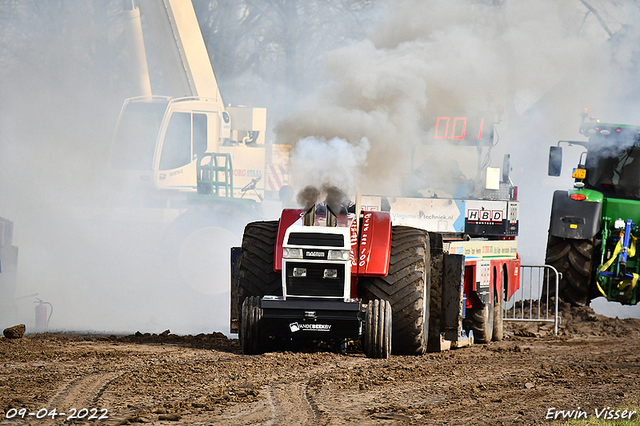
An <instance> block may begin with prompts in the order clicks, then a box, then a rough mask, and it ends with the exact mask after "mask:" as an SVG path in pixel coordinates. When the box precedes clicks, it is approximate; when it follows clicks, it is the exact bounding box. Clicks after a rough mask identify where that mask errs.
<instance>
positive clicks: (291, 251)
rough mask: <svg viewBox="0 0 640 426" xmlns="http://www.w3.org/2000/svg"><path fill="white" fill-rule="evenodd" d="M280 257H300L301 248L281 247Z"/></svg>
mask: <svg viewBox="0 0 640 426" xmlns="http://www.w3.org/2000/svg"><path fill="white" fill-rule="evenodd" d="M282 257H284V258H285V259H302V249H299V248H283V249H282Z"/></svg>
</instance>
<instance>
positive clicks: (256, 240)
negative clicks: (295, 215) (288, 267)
mask: <svg viewBox="0 0 640 426" xmlns="http://www.w3.org/2000/svg"><path fill="white" fill-rule="evenodd" d="M277 233H278V221H277V220H273V221H266V222H251V223H249V224H247V226H246V227H245V228H244V235H243V237H242V254H241V255H240V265H239V266H238V277H239V280H238V301H237V304H238V307H241V306H242V303H243V302H244V299H245V298H246V297H249V296H259V297H262V296H264V295H267V294H268V295H274V296H280V295H282V278H281V275H280V274H279V273H277V272H274V270H273V254H274V251H275V243H276V234H277ZM238 312H240V311H238Z"/></svg>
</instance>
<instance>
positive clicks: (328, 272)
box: [323, 269, 338, 278]
mask: <svg viewBox="0 0 640 426" xmlns="http://www.w3.org/2000/svg"><path fill="white" fill-rule="evenodd" d="M323 278H338V270H337V269H325V270H324V275H323Z"/></svg>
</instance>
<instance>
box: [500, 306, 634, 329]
mask: <svg viewBox="0 0 640 426" xmlns="http://www.w3.org/2000/svg"><path fill="white" fill-rule="evenodd" d="M552 303H553V300H552V301H551V303H550V305H552ZM552 309H553V307H551V311H552ZM541 311H542V312H545V311H546V307H545V306H542V307H541ZM536 312H537V311H536ZM558 312H559V313H560V323H559V325H558V336H564V337H640V319H637V318H627V319H620V318H609V317H606V316H604V315H600V314H597V313H595V312H594V310H593V309H591V308H590V307H588V306H571V305H570V304H568V303H564V302H563V301H562V300H560V301H559V303H558ZM534 316H535V314H534ZM523 317H524V318H528V317H529V309H528V307H527V306H526V302H525V310H524V315H523ZM505 329H506V331H507V335H508V336H510V335H512V336H516V337H542V336H551V335H553V323H550V322H546V323H537V322H508V321H507V322H505Z"/></svg>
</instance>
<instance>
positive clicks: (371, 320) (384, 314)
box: [362, 299, 392, 358]
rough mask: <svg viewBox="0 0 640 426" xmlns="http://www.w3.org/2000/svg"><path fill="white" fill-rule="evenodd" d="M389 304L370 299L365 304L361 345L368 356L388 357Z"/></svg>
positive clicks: (389, 344)
mask: <svg viewBox="0 0 640 426" xmlns="http://www.w3.org/2000/svg"><path fill="white" fill-rule="evenodd" d="M391 318H392V313H391V304H389V302H388V301H386V300H378V299H375V300H370V301H369V303H368V305H367V310H366V316H365V323H364V335H363V339H362V340H363V342H362V346H363V348H364V354H365V355H366V356H367V357H369V358H389V355H390V354H391V322H392V319H391Z"/></svg>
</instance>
